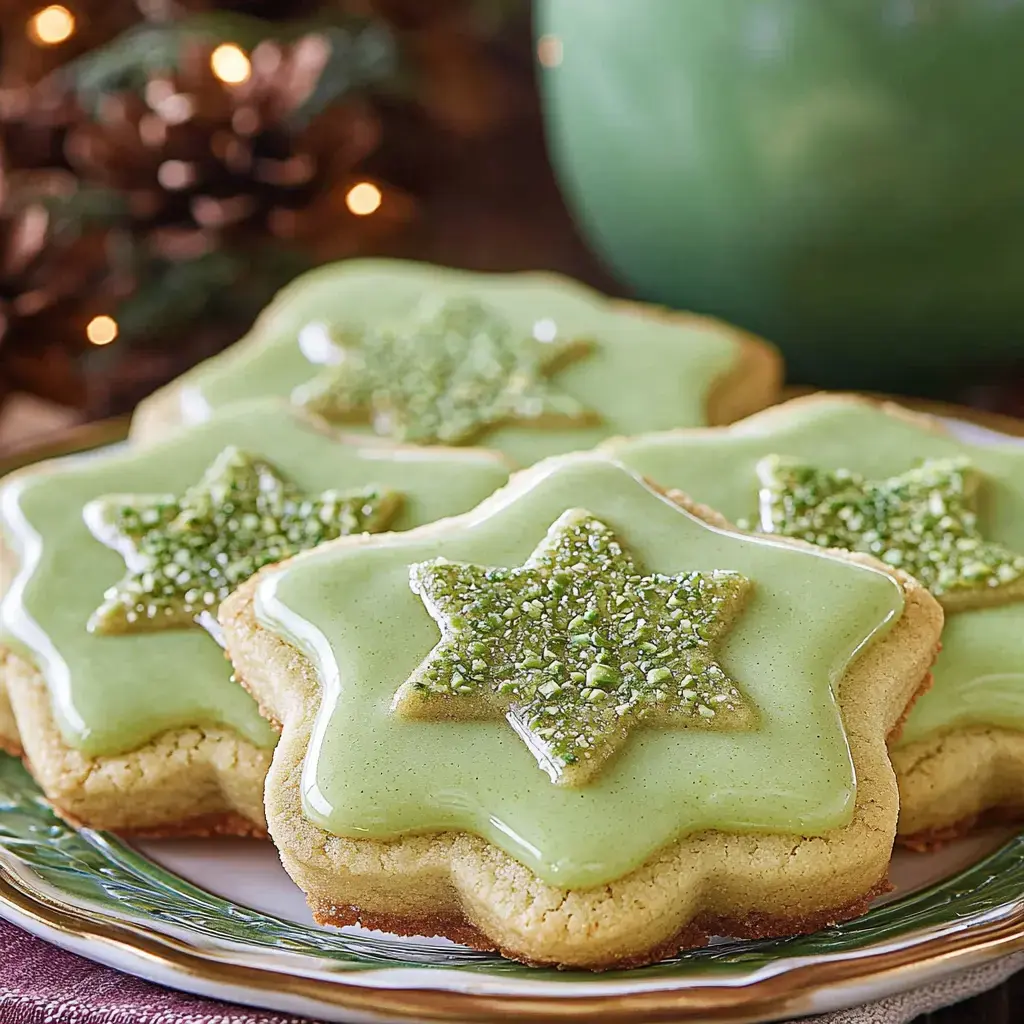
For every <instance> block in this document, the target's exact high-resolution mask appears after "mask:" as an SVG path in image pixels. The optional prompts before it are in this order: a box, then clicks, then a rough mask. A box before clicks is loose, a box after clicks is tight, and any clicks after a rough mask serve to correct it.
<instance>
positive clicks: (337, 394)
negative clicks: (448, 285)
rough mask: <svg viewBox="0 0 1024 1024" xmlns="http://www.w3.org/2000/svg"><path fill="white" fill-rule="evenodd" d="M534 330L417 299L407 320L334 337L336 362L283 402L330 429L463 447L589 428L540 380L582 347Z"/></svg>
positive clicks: (474, 309)
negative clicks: (505, 434) (543, 428)
mask: <svg viewBox="0 0 1024 1024" xmlns="http://www.w3.org/2000/svg"><path fill="white" fill-rule="evenodd" d="M534 333H535V336H533V337H531V336H527V335H522V334H520V333H519V332H517V331H515V330H514V329H513V328H512V327H510V326H509V324H508V323H507V322H506V321H505V320H504V319H503V318H502V317H501V316H499V315H498V314H496V313H495V312H493V311H491V310H489V309H488V308H487V307H486V306H483V305H481V304H480V303H478V302H476V301H474V300H471V299H449V300H447V301H445V302H443V303H440V304H439V303H437V302H426V303H424V304H421V305H420V306H419V307H418V308H417V310H416V311H415V313H414V314H413V316H412V318H411V320H410V321H409V322H408V323H405V324H400V325H398V326H391V327H380V328H372V329H367V330H365V331H362V332H348V333H345V334H342V335H341V336H339V337H337V338H335V344H336V346H337V349H338V351H339V353H340V362H338V363H337V364H336V365H334V366H330V367H328V368H327V369H326V370H324V371H323V372H322V373H321V374H320V375H319V376H318V377H316V378H314V379H313V380H312V381H311V382H310V383H309V384H306V385H303V386H302V387H300V388H298V389H297V390H296V392H295V394H294V396H293V397H294V400H295V401H296V402H298V403H299V404H300V405H304V406H305V407H306V408H307V409H308V410H309V411H311V412H314V413H316V414H317V415H319V416H322V417H323V418H324V419H327V420H330V421H331V422H350V423H353V422H369V423H370V424H371V425H372V427H373V429H374V431H375V432H376V433H377V434H380V435H382V436H385V437H388V438H391V439H392V440H395V441H407V442H410V443H414V444H465V443H466V442H469V441H471V440H473V439H474V438H476V437H478V436H479V435H480V434H482V433H484V432H486V431H487V430H489V429H491V428H493V427H495V426H498V425H500V424H503V423H507V422H512V421H519V422H527V423H531V424H534V425H548V424H551V425H557V426H565V425H569V426H573V425H580V424H584V423H588V422H592V421H593V420H594V419H595V417H594V416H593V415H592V414H591V413H589V412H588V410H587V409H586V408H585V407H584V406H583V405H582V404H581V403H580V402H578V401H577V400H576V399H575V398H572V397H571V396H570V395H567V394H565V393H564V392H562V391H559V390H558V389H557V388H556V387H554V385H552V384H551V383H550V382H549V381H548V379H547V377H548V376H549V375H550V374H552V373H554V372H555V371H556V370H557V369H558V368H560V367H561V366H564V365H565V364H566V363H568V362H570V361H572V360H575V359H578V358H580V357H581V356H583V355H585V354H586V352H587V351H588V350H589V348H590V346H589V344H588V343H586V342H583V341H559V340H557V339H556V338H551V339H550V340H548V339H547V333H546V332H541V333H538V332H537V331H535V332H534ZM541 334H543V335H544V337H543V339H542V338H541Z"/></svg>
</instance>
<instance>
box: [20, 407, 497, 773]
mask: <svg viewBox="0 0 1024 1024" xmlns="http://www.w3.org/2000/svg"><path fill="white" fill-rule="evenodd" d="M229 444H234V445H237V446H238V447H240V448H243V449H244V450H246V451H249V452H254V453H259V455H260V456H261V457H262V458H264V459H266V460H267V461H268V462H270V463H272V464H273V465H275V466H277V467H278V468H279V469H280V470H281V471H282V472H283V473H286V474H287V475H288V477H289V478H290V479H291V480H293V481H294V483H295V485H296V487H298V488H299V489H300V490H302V491H304V492H309V493H319V492H322V491H325V490H327V489H330V488H337V489H339V490H350V489H353V488H362V487H367V486H369V485H374V486H376V487H378V488H382V489H389V490H394V491H397V492H400V493H401V494H402V496H403V504H402V507H401V509H400V510H399V511H398V513H397V514H396V516H395V518H394V520H393V523H392V525H393V527H394V528H396V529H407V528H409V527H411V526H415V525H418V524H421V523H425V522H430V521H431V520H433V519H437V518H439V517H443V516H447V515H452V514H455V513H458V512H462V511H464V510H466V509H467V508H471V507H472V506H473V505H475V504H476V503H477V502H479V501H480V500H481V499H482V498H484V497H486V496H487V495H488V494H490V493H491V492H493V490H494V489H495V488H496V487H499V486H501V484H503V483H504V481H505V479H506V477H507V471H506V469H505V467H504V465H503V464H502V463H501V462H500V460H497V459H495V458H492V457H490V456H488V455H486V454H485V453H481V452H475V451H470V450H467V451H465V452H452V451H450V450H443V449H414V450H408V449H406V450H398V451H392V450H389V449H388V448H386V447H384V446H363V445H352V444H348V445H345V444H340V443H339V442H338V441H337V440H336V439H335V438H334V437H332V436H331V435H330V434H329V433H327V432H326V431H321V430H318V429H316V428H314V427H313V426H311V425H310V424H309V423H308V422H307V421H306V420H305V419H303V418H302V417H300V416H298V415H297V414H296V413H295V412H293V411H292V410H290V409H289V408H288V407H287V405H285V404H284V403H281V402H275V401H263V402H254V403H248V404H243V405H239V406H235V407H234V408H232V409H228V410H225V411H224V413H223V414H221V415H220V416H218V417H217V418H216V419H215V420H212V421H210V422H208V423H204V424H202V425H199V426H197V427H193V428H191V429H188V430H185V431H182V432H180V433H179V434H177V435H176V436H175V437H174V438H173V439H172V440H169V441H167V442H165V443H161V444H159V445H153V446H151V447H148V448H145V449H142V450H140V449H124V450H119V451H116V452H110V453H102V454H98V455H95V456H87V457H78V458H72V459H66V460H62V461H60V462H56V463H53V464H52V469H51V471H49V472H47V473H34V472H33V473H29V474H19V475H18V476H16V477H13V478H10V479H9V481H8V482H7V483H6V484H5V486H4V487H3V488H2V489H0V523H2V525H3V527H4V534H5V536H6V538H8V539H9V541H10V542H11V543H12V545H13V546H14V548H15V550H16V551H17V553H18V556H19V564H20V571H19V573H18V576H17V577H16V579H15V580H14V581H13V582H12V584H11V586H10V587H9V589H8V591H7V593H6V594H5V595H4V598H3V602H2V604H0V626H2V636H0V640H2V642H4V643H13V644H15V645H16V646H17V647H18V648H19V649H20V650H22V651H24V652H25V653H26V654H27V655H28V656H29V657H30V658H31V659H32V660H33V661H34V662H35V663H36V664H37V665H38V666H39V667H40V669H41V671H42V672H43V674H44V676H45V678H46V681H47V684H48V686H49V688H50V691H51V694H52V697H53V702H54V712H55V715H56V718H57V721H58V724H59V725H60V728H61V731H62V733H63V735H64V737H65V739H66V740H67V742H68V743H69V744H71V745H72V746H74V747H76V748H78V749H80V750H82V751H83V752H84V753H86V754H89V755H104V754H117V753H122V752H124V751H128V750H132V749H135V748H137V747H138V746H140V745H141V744H143V743H145V742H146V741H147V740H149V739H151V738H152V737H153V736H155V735H156V734H157V733H159V732H162V731H164V730H166V729H170V728H180V727H185V726H189V725H205V724H225V725H228V726H231V727H233V728H234V729H236V730H237V731H238V732H239V733H241V734H242V735H243V736H245V737H247V738H248V739H250V740H252V741H253V742H255V743H259V744H262V745H266V746H270V745H272V744H273V743H274V742H275V735H274V733H273V732H272V730H271V729H270V728H269V726H267V724H266V723H265V722H264V721H263V719H261V718H260V716H259V714H258V713H257V709H256V705H255V703H254V702H253V701H252V699H251V698H250V697H249V696H248V695H247V694H246V693H245V692H244V691H243V690H242V688H241V687H239V686H238V685H237V684H235V683H233V682H231V672H230V667H229V666H228V665H227V663H226V662H225V660H224V653H223V651H222V650H221V649H220V648H219V647H218V646H217V644H216V643H214V641H213V640H212V639H211V638H210V637H209V636H208V635H207V634H206V633H205V632H203V631H202V630H198V629H187V630H161V631H156V632H150V633H133V634H128V635H124V636H103V635H99V634H95V633H90V632H88V630H87V629H86V623H87V622H88V620H89V617H90V615H91V614H92V612H93V611H94V610H95V609H96V607H97V606H98V605H99V604H100V602H101V600H102V598H103V594H104V592H105V591H106V590H107V589H108V588H109V587H111V586H112V585H114V584H115V583H116V582H117V581H118V579H120V578H121V576H122V575H123V573H124V568H125V566H124V562H123V560H122V558H121V556H120V555H119V554H118V553H117V552H115V551H113V550H111V549H109V548H107V547H105V546H104V545H103V544H101V543H100V542H99V541H97V540H96V539H95V538H94V537H93V536H92V534H91V533H90V531H89V527H88V525H87V523H86V521H85V517H84V509H85V508H86V507H87V506H88V505H89V503H90V502H92V501H94V500H96V499H97V498H101V497H103V496H105V495H110V494H117V493H121V494H148V493H153V494H161V493H164V494H166V493H181V492H183V491H184V490H185V489H186V488H188V487H189V486H190V485H191V484H194V483H195V481H196V480H197V479H199V477H200V476H201V475H202V474H203V472H204V470H206V468H207V467H208V466H209V465H210V463H211V462H212V461H213V460H214V459H215V458H216V457H217V455H218V454H219V453H220V452H222V451H223V449H224V448H225V446H226V445H229Z"/></svg>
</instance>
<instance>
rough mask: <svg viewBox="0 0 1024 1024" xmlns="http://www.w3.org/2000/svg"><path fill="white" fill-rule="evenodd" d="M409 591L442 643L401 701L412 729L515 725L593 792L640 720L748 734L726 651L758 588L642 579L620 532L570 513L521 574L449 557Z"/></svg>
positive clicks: (551, 767)
mask: <svg viewBox="0 0 1024 1024" xmlns="http://www.w3.org/2000/svg"><path fill="white" fill-rule="evenodd" d="M410 585H411V587H412V589H413V591H414V592H415V593H416V594H418V595H419V596H420V597H421V599H422V600H423V603H424V605H425V606H426V608H427V610H428V611H429V612H430V614H431V616H432V617H433V618H434V620H435V621H436V622H437V624H438V625H439V626H440V628H441V633H442V639H441V642H440V643H439V644H438V645H437V647H435V648H434V650H433V651H432V652H431V653H430V655H428V657H427V658H426V660H425V661H424V662H423V663H422V664H421V665H420V666H419V668H418V669H417V670H416V672H415V673H414V674H413V676H412V677H411V678H410V679H409V680H408V681H407V682H406V683H405V684H403V686H402V687H401V689H400V690H399V691H398V693H397V694H396V697H395V711H396V712H397V713H399V714H402V715H405V716H406V717H410V718H449V719H459V718H468V719H480V718H501V717H505V718H507V719H508V721H509V723H510V724H511V725H512V727H513V728H514V729H515V730H516V732H517V733H518V734H519V735H520V736H521V737H522V739H523V741H524V742H525V743H526V744H527V746H528V747H529V748H530V751H531V752H532V753H533V755H534V756H535V757H536V759H537V761H538V763H539V764H540V765H541V767H542V768H544V769H545V771H547V772H548V774H549V775H550V776H551V779H552V781H553V782H556V783H561V784H565V785H582V784H584V783H586V782H587V781H589V780H590V779H591V778H592V777H593V776H595V775H596V774H597V773H598V771H599V770H600V766H601V764H602V763H603V762H604V761H605V760H606V759H607V758H608V757H610V756H611V755H612V754H613V753H614V752H615V750H617V749H618V748H619V747H620V746H621V745H622V744H623V743H624V742H625V741H626V739H627V738H628V735H629V733H630V731H631V730H632V729H633V728H635V727H636V726H638V725H640V723H642V722H648V723H649V724H652V725H673V726H687V725H693V726H705V727H707V726H713V727H716V728H731V729H737V728H748V727H750V726H751V725H752V724H753V720H754V717H755V715H754V712H753V710H752V708H751V707H750V705H749V704H748V702H747V700H746V698H745V697H743V696H742V695H741V693H740V691H739V689H738V688H737V686H736V684H735V683H734V682H733V680H732V679H730V678H729V676H728V675H727V674H726V673H725V671H724V670H723V669H722V668H721V667H720V666H719V665H718V663H717V660H716V643H717V642H718V640H719V639H720V638H721V637H722V636H723V635H724V633H725V632H726V630H727V629H728V628H729V625H730V624H731V622H732V621H733V620H734V619H735V617H736V616H737V615H738V614H739V613H740V611H741V610H742V607H743V604H744V602H745V601H746V598H747V595H748V593H749V591H750V587H751V584H750V581H749V580H747V579H746V578H745V577H743V576H741V575H739V574H738V573H735V572H728V571H715V572H710V573H701V572H689V573H682V574H680V575H677V576H662V575H652V576H643V575H640V573H639V572H638V570H637V568H636V566H635V564H634V563H633V560H632V559H631V558H630V557H629V555H627V554H626V553H625V552H624V551H623V549H622V547H621V546H620V545H619V542H618V541H617V540H616V539H615V536H614V534H613V533H612V531H611V530H610V529H609V528H608V527H607V526H605V525H604V524H603V523H601V522H599V521H598V520H597V519H595V518H593V516H591V515H590V513H588V512H584V511H582V510H578V509H577V510H570V511H568V512H566V513H565V514H563V515H562V516H561V517H560V518H559V519H558V521H557V522H556V523H555V524H554V525H553V526H552V527H551V529H550V530H549V531H548V534H547V536H546V538H545V539H544V540H543V541H542V543H541V544H540V545H539V546H538V547H537V549H536V550H535V551H534V552H533V554H532V555H531V556H530V558H529V559H528V560H527V562H526V564H525V565H523V566H522V567H519V568H513V569H498V568H486V567H483V566H477V565H465V564H462V563H458V562H449V561H446V560H445V559H438V560H435V561H432V562H421V563H418V564H416V565H413V566H412V567H411V569H410Z"/></svg>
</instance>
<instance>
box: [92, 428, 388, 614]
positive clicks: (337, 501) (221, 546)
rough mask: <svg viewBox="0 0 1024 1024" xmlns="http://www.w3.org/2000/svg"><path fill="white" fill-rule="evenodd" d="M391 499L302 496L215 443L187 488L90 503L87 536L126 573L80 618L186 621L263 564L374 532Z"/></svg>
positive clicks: (373, 494)
mask: <svg viewBox="0 0 1024 1024" xmlns="http://www.w3.org/2000/svg"><path fill="white" fill-rule="evenodd" d="M400 502H401V499H400V496H399V495H398V494H396V493H395V492H392V491H384V490H379V489H377V488H373V487H368V488H365V489H363V490H358V491H348V492H339V491H325V492H324V493H323V494H318V495H315V496H307V495H304V494H302V493H301V492H300V491H299V490H298V489H297V488H296V487H295V486H294V485H293V484H292V483H291V482H289V481H288V480H287V479H286V478H285V477H284V476H282V475H281V474H280V473H279V472H278V471H277V469H275V468H274V467H273V466H272V465H270V463H268V462H265V461H263V460H262V459H259V458H256V457H255V456H252V455H249V454H248V453H246V452H243V451H240V450H239V449H237V448H234V447H229V448H225V449H224V451H222V452H221V453H220V455H219V456H217V458H216V459H215V460H214V462H213V463H212V464H211V466H210V467H209V468H208V469H207V470H206V472H205V473H204V474H203V477H202V479H201V480H200V481H199V483H198V484H196V485H195V486H194V487H191V488H189V489H188V490H187V491H186V492H185V494H184V495H183V496H182V497H181V498H180V499H179V498H177V497H175V496H174V495H113V496H111V497H107V498H99V499H97V500H96V501H93V502H90V504H89V505H88V506H87V508H86V521H87V523H88V525H89V528H90V530H91V531H92V533H93V535H94V536H95V537H96V538H97V539H98V540H100V541H101V542H102V543H104V544H106V545H107V546H108V547H111V548H113V549H114V550H115V551H117V552H119V553H120V554H121V555H122V556H123V557H124V560H125V565H126V567H127V570H128V571H127V573H126V574H125V576H124V577H123V578H122V579H121V581H120V582H119V583H117V584H115V585H114V586H113V587H111V588H110V589H109V590H107V592H106V593H105V594H104V599H103V603H102V604H101V605H100V607H99V608H98V609H97V610H96V611H95V612H94V613H93V615H92V617H91V619H90V620H89V629H90V630H91V631H93V632H97V633H128V632H139V631H145V630H153V629H166V628H175V627H180V626H190V625H192V624H193V623H194V622H195V619H196V617H197V616H199V615H201V614H202V613H203V612H208V613H216V610H217V607H218V605H219V604H220V602H221V601H223V600H224V598H225V597H227V596H228V594H230V593H231V591H232V590H234V589H235V587H237V586H238V585H239V584H240V583H242V582H244V581H245V580H247V579H248V578H249V577H250V576H251V575H253V573H255V572H256V571H257V570H259V569H261V568H262V567H263V566H265V565H270V564H271V563H273V562H279V561H281V560H282V559H285V558H290V557H291V556H292V555H295V554H298V553H299V552H300V551H304V550H305V549H307V548H311V547H315V546H316V545H317V544H321V543H323V542H324V541H328V540H333V539H335V538H336V537H341V536H345V535H347V534H352V533H362V532H371V533H372V532H376V531H379V530H381V529H383V528H384V527H385V526H386V525H387V524H388V522H389V521H390V519H391V518H392V517H393V515H394V514H395V512H396V511H397V509H398V506H399V504H400Z"/></svg>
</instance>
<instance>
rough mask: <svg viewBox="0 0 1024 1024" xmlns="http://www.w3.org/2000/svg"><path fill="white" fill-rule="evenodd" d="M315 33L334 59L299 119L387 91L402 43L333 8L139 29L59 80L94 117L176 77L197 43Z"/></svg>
mask: <svg viewBox="0 0 1024 1024" xmlns="http://www.w3.org/2000/svg"><path fill="white" fill-rule="evenodd" d="M309 32H317V33H320V34H322V35H324V36H325V37H326V38H327V39H328V41H329V42H330V44H331V56H330V57H329V59H328V62H327V65H326V67H325V68H324V71H323V73H322V74H321V76H320V80H319V82H318V83H317V87H316V88H315V89H314V90H313V92H312V93H311V94H310V96H309V98H308V99H307V101H306V103H305V104H304V105H303V107H302V108H301V109H300V111H299V112H298V116H299V119H300V120H306V121H308V120H309V119H311V118H312V117H313V116H315V114H316V113H319V112H320V111H321V110H323V109H325V108H326V107H328V106H329V105H330V104H331V103H333V102H335V101H336V100H338V99H340V98H341V97H343V96H345V95H348V94H349V93H352V92H356V91H362V90H368V89H371V88H373V87H375V86H378V85H386V83H387V82H388V80H389V79H392V78H394V77H395V76H396V75H397V73H398V63H399V62H398V56H397V48H396V45H395V41H394V38H393V37H392V34H391V32H390V29H389V28H388V27H387V25H386V24H385V23H384V22H383V21H381V20H379V19H368V18H362V17H353V16H349V15H344V14H343V13H342V14H339V13H338V12H337V11H335V10H333V9H330V8H328V9H325V11H324V12H323V13H322V14H321V15H319V16H316V17H313V18H307V19H302V20H299V21H293V22H269V21H264V20H262V19H259V18H253V17H250V16H248V15H242V14H235V13H233V12H229V11H215V12H209V13H204V14H199V15H194V16H191V17H188V18H183V19H182V20H180V21H175V22H169V23H166V24H158V25H139V26H136V27H134V28H132V29H129V30H128V31H127V32H124V33H122V34H121V35H120V36H118V37H117V38H116V39H114V40H113V41H112V42H110V43H108V44H107V45H105V46H101V47H98V48H97V49H95V50H91V51H90V52H89V53H87V54H85V55H83V56H82V57H79V58H78V59H77V60H75V61H72V62H71V63H70V64H68V65H66V66H65V67H64V68H62V69H61V70H60V72H59V73H58V74H59V76H60V77H61V79H62V80H63V81H64V82H66V83H67V84H68V85H69V86H70V88H71V89H72V90H73V91H74V92H75V94H76V95H77V97H78V101H79V103H80V104H81V105H82V106H83V107H84V108H85V109H86V110H89V111H93V112H94V111H95V110H96V108H97V106H98V105H99V103H100V102H101V100H102V99H103V97H104V96H108V95H110V94H112V93H117V92H126V91H132V92H138V91H141V90H142V89H143V88H144V87H145V85H146V83H147V81H148V80H149V78H150V77H151V76H152V75H154V74H158V73H160V72H167V71H173V70H175V68H177V66H178V65H179V63H180V60H181V58H182V55H183V54H184V53H185V52H186V49H187V48H188V46H189V44H191V43H195V42H197V41H202V42H207V43H211V44H214V45H216V44H218V43H222V42H232V43H236V44H237V45H239V46H241V47H242V48H243V49H246V50H252V49H253V48H254V47H255V46H256V45H257V44H258V43H260V42H262V41H263V40H265V39H275V40H277V41H280V42H282V43H288V42H291V41H293V40H295V39H298V38H299V37H301V36H303V35H305V34H307V33H309Z"/></svg>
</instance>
